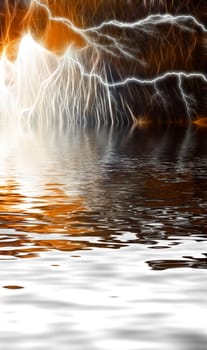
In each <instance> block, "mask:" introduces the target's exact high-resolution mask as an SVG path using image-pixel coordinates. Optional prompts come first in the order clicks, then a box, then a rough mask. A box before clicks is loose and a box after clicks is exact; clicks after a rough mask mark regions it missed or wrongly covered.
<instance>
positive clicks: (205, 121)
mask: <svg viewBox="0 0 207 350" xmlns="http://www.w3.org/2000/svg"><path fill="white" fill-rule="evenodd" d="M193 124H195V125H197V126H199V127H204V128H207V117H205V118H204V117H203V118H202V117H200V118H198V119H196V120H195V121H194V122H193Z"/></svg>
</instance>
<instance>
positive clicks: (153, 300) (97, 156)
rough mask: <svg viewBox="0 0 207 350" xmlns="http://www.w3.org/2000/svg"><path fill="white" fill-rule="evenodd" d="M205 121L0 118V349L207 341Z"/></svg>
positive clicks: (203, 345) (153, 349)
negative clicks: (77, 123)
mask: <svg viewBox="0 0 207 350" xmlns="http://www.w3.org/2000/svg"><path fill="white" fill-rule="evenodd" d="M206 132H207V129H197V128H195V127H189V128H181V127H180V128H161V127H160V128H157V129H155V128H150V127H147V128H146V127H145V128H139V129H134V130H133V129H131V130H126V129H125V130H117V129H110V130H109V129H108V130H106V129H102V130H90V129H88V130H77V129H72V130H69V131H67V130H64V131H63V130H62V131H57V130H56V131H55V130H41V131H37V130H19V129H17V128H11V129H9V128H8V127H7V128H5V127H4V128H1V133H0V134H1V135H0V150H1V153H0V155H1V157H0V259H1V260H0V266H1V279H0V287H1V288H0V300H1V317H0V344H1V349H4V350H12V349H15V350H19V349H21V350H22V349H28V350H29V349H34V350H36V349H41V350H43V349H71V350H76V349H77V350H83V349H84V350H99V349H100V350H105V349H107V350H122V349H123V350H162V349H163V350H164V349H168V350H171V349H172V350H201V349H202V350H206V349H207V326H206V325H207V313H206V307H207V278H206V277H207V274H206V268H207V181H206V179H207V137H206Z"/></svg>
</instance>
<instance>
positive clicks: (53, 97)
mask: <svg viewBox="0 0 207 350" xmlns="http://www.w3.org/2000/svg"><path fill="white" fill-rule="evenodd" d="M32 4H36V5H37V6H39V7H41V8H43V9H44V10H45V11H46V13H47V15H48V19H49V20H50V21H53V22H57V23H61V24H64V25H65V26H66V27H67V28H69V29H70V30H72V31H74V32H75V33H77V34H78V35H80V36H81V37H82V38H83V39H84V41H85V43H86V46H85V47H84V48H82V49H77V50H76V51H74V50H73V49H72V48H71V47H69V49H68V50H67V51H66V52H65V53H64V54H63V56H62V57H58V56H56V55H54V54H52V53H50V52H48V51H47V50H45V49H44V48H42V47H41V46H40V45H38V44H36V43H35V42H34V40H33V39H32V38H31V37H30V36H29V35H28V36H25V37H24V38H23V39H22V43H21V45H20V49H19V54H18V57H17V60H16V62H15V63H14V65H13V66H12V64H11V65H10V64H9V63H8V62H7V60H6V59H5V57H4V56H2V58H1V59H0V71H1V77H0V78H1V80H0V87H1V90H2V91H3V92H4V93H5V95H6V97H7V99H6V101H7V102H8V100H9V98H10V96H11V95H12V96H15V97H14V98H13V109H12V113H13V111H14V110H15V109H17V110H18V113H19V114H20V116H24V115H25V114H26V115H28V116H29V118H28V122H30V120H31V119H33V116H34V115H36V114H38V115H39V116H40V117H39V118H40V120H41V121H43V119H44V118H45V115H46V114H49V113H50V114H52V115H54V116H55V115H58V117H59V121H60V123H64V114H67V117H68V119H67V120H70V121H72V122H80V123H82V122H83V123H87V117H88V115H89V114H91V111H92V112H94V110H95V117H96V123H97V124H98V125H99V124H100V123H101V122H104V123H107V122H108V120H107V117H106V115H107V112H108V111H109V114H110V121H111V123H113V122H114V118H115V117H114V115H115V113H114V110H113V106H115V107H116V101H114V99H113V91H114V90H115V89H116V88H118V87H125V86H128V85H129V84H139V85H144V86H145V85H152V86H154V89H155V92H156V93H159V92H158V88H157V86H156V84H157V83H158V82H160V81H163V80H165V79H167V78H170V77H175V78H177V79H178V89H179V91H180V95H181V97H182V100H183V103H184V105H185V108H186V111H187V114H188V115H189V116H190V114H191V107H190V101H191V100H192V99H191V97H190V96H188V95H187V94H186V93H185V91H184V88H183V84H182V81H183V79H201V80H203V81H204V82H205V83H206V82H207V78H206V76H205V75H204V74H202V73H200V72H190V73H189V72H186V71H167V72H165V73H163V74H159V75H157V76H155V77H152V78H140V77H138V76H136V75H135V76H134V75H132V76H127V77H126V78H123V79H119V80H117V81H112V82H109V81H108V79H107V74H106V70H105V66H104V63H101V68H100V55H101V53H100V52H101V51H103V50H104V51H105V52H107V53H108V54H110V55H112V56H118V54H119V55H121V57H126V58H127V59H133V60H136V61H139V63H140V64H141V65H144V64H145V62H144V60H140V59H139V58H137V57H135V56H134V55H133V54H132V53H131V52H130V51H129V48H127V47H125V45H123V44H122V43H121V42H120V39H117V38H116V37H114V36H113V35H109V34H105V33H102V32H101V30H102V29H104V28H106V27H116V28H118V29H133V30H138V29H139V30H140V31H141V32H143V31H144V32H147V33H150V30H149V26H155V25H160V24H166V23H167V24H168V23H169V24H174V25H176V26H178V27H179V28H184V29H186V30H189V29H191V30H192V28H189V27H188V26H186V25H184V23H185V22H186V23H188V22H192V23H193V24H194V25H196V26H197V27H198V28H200V29H201V30H202V31H204V32H206V31H207V29H206V27H205V26H204V25H203V24H202V23H200V22H199V21H198V20H197V19H196V18H195V17H193V16H191V15H178V16H172V15H170V14H164V15H161V14H154V15H148V16H147V17H146V18H144V19H140V20H137V21H135V22H131V23H130V22H121V21H118V20H115V19H113V20H110V21H104V22H102V23H101V24H99V25H97V26H92V27H89V28H79V27H77V26H75V25H74V24H73V22H72V21H71V20H70V19H68V18H65V17H58V16H53V14H52V12H51V10H50V8H49V7H48V6H47V5H45V4H43V3H42V2H41V1H39V0H33V1H32ZM152 34H153V32H152ZM94 36H95V37H94ZM96 38H99V39H106V40H107V41H108V42H109V44H108V45H107V44H101V43H99V42H97V41H96ZM30 46H31V48H30ZM25 48H26V50H27V51H26V52H24V50H25ZM88 48H90V49H92V50H93V54H92V56H93V57H92V60H93V66H92V68H90V69H86V67H85V64H84V63H85V61H86V59H87V58H86V57H87V49H88ZM30 49H31V50H33V51H31V50H30ZM33 56H34V57H33ZM28 57H30V61H29V63H28V66H27V70H25V64H26V63H25V60H27V61H28ZM51 61H53V64H52V65H51V64H50V63H51ZM8 66H9V69H10V71H11V72H12V78H11V77H9V78H8V79H6V78H5V72H6V71H7V69H8ZM51 66H53V68H52V69H51ZM22 67H23V68H22ZM15 74H16V80H15V78H14V77H15ZM31 76H32V79H30V77H31ZM36 77H38V78H36ZM30 80H31V81H30ZM159 95H160V96H161V94H160V93H159ZM121 99H122V97H121ZM123 104H124V102H123ZM125 107H126V108H127V109H128V111H129V116H130V118H131V119H132V120H133V119H134V116H133V113H132V110H131V108H130V107H129V105H128V104H127V103H125ZM115 109H116V108H115ZM1 110H2V108H1ZM5 110H6V107H4V109H3V112H4V113H5ZM1 112H2V111H1ZM10 112H11V111H10ZM10 112H7V113H8V114H9V113H10Z"/></svg>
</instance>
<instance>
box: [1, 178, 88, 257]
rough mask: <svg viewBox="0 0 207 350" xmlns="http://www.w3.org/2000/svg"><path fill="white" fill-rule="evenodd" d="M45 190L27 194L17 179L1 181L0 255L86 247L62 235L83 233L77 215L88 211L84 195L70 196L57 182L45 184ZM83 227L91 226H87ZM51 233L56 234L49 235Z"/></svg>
mask: <svg viewBox="0 0 207 350" xmlns="http://www.w3.org/2000/svg"><path fill="white" fill-rule="evenodd" d="M45 190H46V192H48V194H46V195H41V196H38V197H35V196H34V197H26V196H24V195H22V194H21V192H20V190H19V184H18V183H17V182H16V181H15V180H9V181H7V183H6V184H4V185H0V222H1V226H2V227H3V229H1V230H0V255H1V256H13V257H17V256H18V257H20V258H32V257H36V256H37V253H39V252H43V251H48V250H51V249H53V250H58V251H73V250H78V249H84V248H85V247H86V244H84V243H82V242H73V241H70V239H68V237H67V238H66V237H65V238H64V236H62V235H61V234H64V235H65V234H67V235H79V234H81V232H82V230H81V228H80V223H79V221H78V219H77V217H76V216H77V213H79V212H82V211H87V208H86V207H85V206H84V199H83V198H81V197H77V198H75V197H69V196H68V195H66V194H65V193H64V191H63V190H61V189H59V188H58V185H55V184H46V185H45ZM84 231H85V232H86V233H87V231H88V232H90V231H91V229H90V228H87V227H85V228H84ZM31 234H32V235H31ZM39 234H41V235H39ZM48 234H53V235H55V237H53V238H51V239H50V237H49V236H48ZM45 235H47V236H46V237H45ZM43 236H44V237H43Z"/></svg>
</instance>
